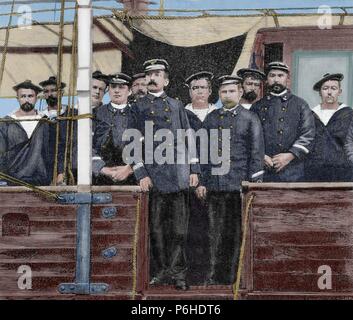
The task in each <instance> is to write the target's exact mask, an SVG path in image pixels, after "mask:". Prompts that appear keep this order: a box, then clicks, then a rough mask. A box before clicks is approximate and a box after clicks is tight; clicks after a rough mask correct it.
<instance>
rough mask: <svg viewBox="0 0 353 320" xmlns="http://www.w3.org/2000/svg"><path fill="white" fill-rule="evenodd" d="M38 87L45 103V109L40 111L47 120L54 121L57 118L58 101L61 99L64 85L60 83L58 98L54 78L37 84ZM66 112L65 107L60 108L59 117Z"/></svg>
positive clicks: (57, 89)
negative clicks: (41, 91)
mask: <svg viewBox="0 0 353 320" xmlns="http://www.w3.org/2000/svg"><path fill="white" fill-rule="evenodd" d="M39 85H40V86H41V87H42V88H43V96H44V99H45V101H46V102H47V105H48V106H47V108H46V109H45V110H43V111H42V114H43V116H47V117H48V118H49V119H55V118H56V117H57V116H58V100H59V98H60V99H61V98H62V96H63V94H64V88H65V87H66V83H64V82H61V84H60V91H61V92H60V97H59V88H58V87H57V79H56V77H55V76H51V77H49V78H48V79H47V80H44V81H42V82H39ZM65 111H66V106H65V105H62V106H61V111H60V115H63V114H64V113H65Z"/></svg>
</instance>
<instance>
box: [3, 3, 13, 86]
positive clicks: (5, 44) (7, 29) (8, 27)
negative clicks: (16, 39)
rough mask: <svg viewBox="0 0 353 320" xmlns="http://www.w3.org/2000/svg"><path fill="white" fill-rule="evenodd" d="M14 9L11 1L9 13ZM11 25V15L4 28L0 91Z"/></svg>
mask: <svg viewBox="0 0 353 320" xmlns="http://www.w3.org/2000/svg"><path fill="white" fill-rule="evenodd" d="M14 7H15V0H12V5H11V13H13V10H14ZM11 23H12V15H11V16H10V18H9V23H8V25H7V28H6V35H5V42H4V49H3V51H2V57H1V66H0V89H1V85H2V79H3V77H4V71H5V61H6V55H7V48H8V45H9V38H10V26H11Z"/></svg>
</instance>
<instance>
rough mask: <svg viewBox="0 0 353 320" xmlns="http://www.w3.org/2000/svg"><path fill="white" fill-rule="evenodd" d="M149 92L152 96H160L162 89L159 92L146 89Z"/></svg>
mask: <svg viewBox="0 0 353 320" xmlns="http://www.w3.org/2000/svg"><path fill="white" fill-rule="evenodd" d="M148 93H149V94H151V95H152V96H155V97H160V96H161V95H162V94H163V93H164V91H160V92H150V91H148Z"/></svg>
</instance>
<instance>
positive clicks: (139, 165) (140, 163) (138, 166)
mask: <svg viewBox="0 0 353 320" xmlns="http://www.w3.org/2000/svg"><path fill="white" fill-rule="evenodd" d="M141 167H143V163H142V162H139V163H137V164H135V165H134V166H133V167H132V170H134V171H135V170H137V169H139V168H141Z"/></svg>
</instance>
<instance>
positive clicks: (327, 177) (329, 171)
mask: <svg viewBox="0 0 353 320" xmlns="http://www.w3.org/2000/svg"><path fill="white" fill-rule="evenodd" d="M313 115H314V118H315V126H316V134H315V140H314V143H313V150H312V152H311V153H310V154H309V155H308V157H307V159H306V161H305V176H306V180H307V181H313V182H319V181H325V182H335V181H347V182H348V181H352V173H353V172H352V170H353V168H352V165H351V164H350V163H349V161H348V158H347V157H346V154H345V150H344V145H345V142H346V137H347V133H348V128H349V126H350V124H351V123H352V119H353V110H352V108H350V107H348V106H346V107H343V108H342V109H340V110H338V111H336V112H335V113H334V114H333V116H332V117H331V118H330V120H329V122H328V123H327V125H326V126H325V124H324V123H322V122H321V120H320V118H319V116H318V115H317V114H316V113H315V112H313Z"/></svg>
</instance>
